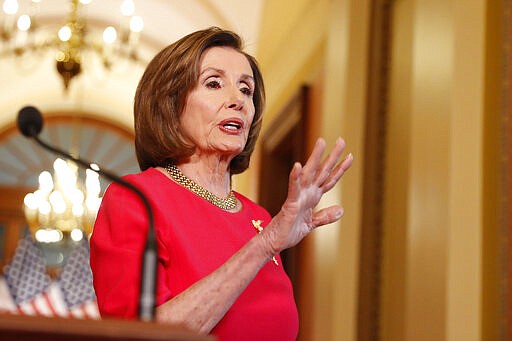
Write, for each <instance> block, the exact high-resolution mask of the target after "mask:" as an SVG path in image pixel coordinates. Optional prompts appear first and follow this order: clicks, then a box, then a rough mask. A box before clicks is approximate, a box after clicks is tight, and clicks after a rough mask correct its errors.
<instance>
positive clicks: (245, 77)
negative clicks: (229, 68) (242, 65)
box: [199, 67, 255, 85]
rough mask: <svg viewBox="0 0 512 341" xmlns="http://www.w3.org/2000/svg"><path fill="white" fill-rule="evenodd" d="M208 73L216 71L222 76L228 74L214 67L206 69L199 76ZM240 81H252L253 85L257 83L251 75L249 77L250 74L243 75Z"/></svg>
mask: <svg viewBox="0 0 512 341" xmlns="http://www.w3.org/2000/svg"><path fill="white" fill-rule="evenodd" d="M208 71H215V72H217V73H220V74H221V75H225V74H226V71H224V70H222V69H217V68H214V67H207V68H206V69H204V70H203V71H201V73H200V74H199V76H202V75H203V74H204V73H206V72H208ZM240 79H242V80H244V81H250V82H251V83H252V84H253V85H254V84H255V81H254V77H253V76H251V75H248V74H245V73H244V74H242V76H241V77H240Z"/></svg>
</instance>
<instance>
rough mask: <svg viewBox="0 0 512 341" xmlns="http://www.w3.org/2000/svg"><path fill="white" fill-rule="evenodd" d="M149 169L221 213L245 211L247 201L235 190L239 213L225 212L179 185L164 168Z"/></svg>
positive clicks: (230, 212) (228, 212)
mask: <svg viewBox="0 0 512 341" xmlns="http://www.w3.org/2000/svg"><path fill="white" fill-rule="evenodd" d="M149 169H151V170H154V171H155V172H157V173H159V174H160V175H161V176H162V177H163V179H165V180H167V181H165V183H171V184H173V185H175V186H176V187H178V188H180V189H182V190H183V191H185V192H186V193H190V194H191V195H193V196H194V197H196V198H198V199H201V200H203V201H204V202H206V203H208V204H209V205H211V207H215V208H216V209H218V210H219V211H221V212H223V213H227V214H237V213H242V212H243V211H244V210H245V204H244V201H245V200H244V197H243V196H242V195H241V194H240V193H238V192H237V191H235V190H233V195H234V196H235V197H236V199H237V200H238V202H239V205H240V208H239V209H238V210H237V211H227V210H224V209H222V208H220V207H218V206H216V205H214V204H212V203H211V202H209V201H208V200H206V199H205V198H203V197H201V196H199V195H197V194H196V193H194V192H192V191H191V190H189V189H187V188H185V187H184V186H182V185H180V184H179V183H177V182H176V181H175V180H174V179H173V178H171V176H170V175H169V174H168V173H167V170H166V169H165V168H164V167H151V168H148V170H149Z"/></svg>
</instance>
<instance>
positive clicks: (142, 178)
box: [105, 168, 165, 196]
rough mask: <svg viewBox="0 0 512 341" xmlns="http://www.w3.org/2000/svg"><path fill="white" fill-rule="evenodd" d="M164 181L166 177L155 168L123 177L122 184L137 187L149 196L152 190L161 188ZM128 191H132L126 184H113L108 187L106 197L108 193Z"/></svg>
mask: <svg viewBox="0 0 512 341" xmlns="http://www.w3.org/2000/svg"><path fill="white" fill-rule="evenodd" d="M164 180H165V176H164V175H163V174H161V173H160V172H159V171H158V170H156V169H155V168H148V169H146V170H144V171H142V172H140V173H135V174H127V175H124V176H122V177H121V181H122V182H127V183H129V184H130V185H132V186H135V187H136V188H137V189H139V190H140V191H142V192H143V193H145V194H148V192H150V189H152V188H155V187H156V188H158V186H160V185H161V183H162V182H163V181H164ZM126 191H128V192H131V190H130V189H129V188H127V187H126V186H125V185H124V184H122V183H120V182H112V183H110V185H109V186H108V187H107V189H106V191H105V195H106V196H107V195H108V193H119V192H126Z"/></svg>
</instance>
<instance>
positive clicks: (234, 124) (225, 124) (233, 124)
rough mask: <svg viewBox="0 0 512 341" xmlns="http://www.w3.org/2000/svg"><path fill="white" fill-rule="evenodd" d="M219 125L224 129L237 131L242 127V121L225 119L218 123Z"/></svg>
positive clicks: (232, 131)
mask: <svg viewBox="0 0 512 341" xmlns="http://www.w3.org/2000/svg"><path fill="white" fill-rule="evenodd" d="M220 127H221V128H222V130H224V131H227V132H231V133H238V132H239V131H241V130H242V128H243V127H244V123H243V122H242V120H239V119H227V120H224V121H222V122H221V123H220Z"/></svg>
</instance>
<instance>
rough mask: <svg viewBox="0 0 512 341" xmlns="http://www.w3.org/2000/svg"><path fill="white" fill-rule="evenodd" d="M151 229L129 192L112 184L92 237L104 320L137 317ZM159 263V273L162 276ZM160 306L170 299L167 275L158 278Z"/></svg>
mask: <svg viewBox="0 0 512 341" xmlns="http://www.w3.org/2000/svg"><path fill="white" fill-rule="evenodd" d="M147 230H148V219H147V213H146V210H145V208H144V205H143V203H142V202H141V200H140V199H139V198H138V197H137V196H136V195H135V194H134V193H132V192H131V191H130V190H128V189H126V188H124V187H122V186H120V185H118V184H115V183H113V184H111V185H110V186H109V187H108V188H107V191H106V192H105V195H104V197H103V200H102V204H101V207H100V210H99V212H98V216H97V218H96V222H95V225H94V230H93V234H92V237H91V269H92V273H93V283H94V289H95V291H96V296H97V299H98V307H99V310H100V313H101V315H102V316H103V317H109V316H110V317H121V318H128V319H135V318H136V317H137V311H138V302H139V291H140V276H141V275H140V273H141V264H142V254H143V249H144V243H145V240H146V233H147ZM163 272H164V270H163V269H162V265H161V263H160V262H159V264H158V273H159V274H161V273H163ZM158 278H159V280H158V282H157V293H158V297H157V304H161V303H163V302H162V300H165V299H167V298H168V297H170V293H169V292H168V289H167V286H166V285H165V282H164V281H163V280H164V276H161V275H160V276H158Z"/></svg>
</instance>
